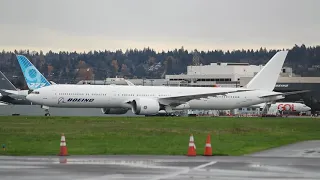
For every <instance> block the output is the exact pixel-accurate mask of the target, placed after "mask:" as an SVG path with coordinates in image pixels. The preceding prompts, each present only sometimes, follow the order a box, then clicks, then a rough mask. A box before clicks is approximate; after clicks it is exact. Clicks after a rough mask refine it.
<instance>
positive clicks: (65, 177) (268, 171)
mask: <svg viewBox="0 0 320 180" xmlns="http://www.w3.org/2000/svg"><path fill="white" fill-rule="evenodd" d="M319 152H320V141H308V142H302V143H298V144H294V145H289V146H284V147H280V148H276V149H272V150H268V151H264V152H260V153H255V154H253V155H246V156H237V157H232V156H215V157H204V156H197V157H186V156H125V155H121V156H67V157H58V156H54V157H13V156H0V179H1V180H13V179H14V180H56V179H59V180H71V179H79V180H82V179H83V180H105V179H108V180H109V179H137V180H138V179H139V180H144V179H146V180H160V179H171V180H177V179H181V180H182V179H197V180H201V179H222V180H224V179H227V180H244V179H246V180H247V179H263V180H267V179H295V180H296V179H320V153H319Z"/></svg>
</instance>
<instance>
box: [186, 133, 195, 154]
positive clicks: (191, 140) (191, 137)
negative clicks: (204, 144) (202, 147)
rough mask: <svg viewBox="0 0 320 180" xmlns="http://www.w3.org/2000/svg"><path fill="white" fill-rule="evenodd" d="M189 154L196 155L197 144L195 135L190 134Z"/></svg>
mask: <svg viewBox="0 0 320 180" xmlns="http://www.w3.org/2000/svg"><path fill="white" fill-rule="evenodd" d="M187 155H188V156H196V155H197V153H196V145H195V144H194V138H193V135H192V134H191V135H190V140H189V148H188V154H187Z"/></svg>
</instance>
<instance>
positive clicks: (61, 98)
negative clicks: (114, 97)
mask: <svg viewBox="0 0 320 180" xmlns="http://www.w3.org/2000/svg"><path fill="white" fill-rule="evenodd" d="M93 101H94V99H86V98H69V99H68V100H67V102H93ZM67 102H66V101H64V98H63V97H60V98H59V99H58V104H62V103H67Z"/></svg>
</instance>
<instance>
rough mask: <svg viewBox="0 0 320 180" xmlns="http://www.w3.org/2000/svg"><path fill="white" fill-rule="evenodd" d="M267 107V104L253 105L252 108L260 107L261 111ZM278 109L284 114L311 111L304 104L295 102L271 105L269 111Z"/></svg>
mask: <svg viewBox="0 0 320 180" xmlns="http://www.w3.org/2000/svg"><path fill="white" fill-rule="evenodd" d="M264 106H265V103H261V104H257V105H253V106H250V107H258V108H260V109H263V108H264ZM274 108H276V109H277V110H278V111H282V112H307V111H310V110H311V108H310V107H309V106H307V105H305V104H303V103H294V102H277V103H274V104H271V106H270V107H269V109H274Z"/></svg>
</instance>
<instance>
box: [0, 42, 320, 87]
mask: <svg viewBox="0 0 320 180" xmlns="http://www.w3.org/2000/svg"><path fill="white" fill-rule="evenodd" d="M280 50H284V49H271V50H267V49H266V48H259V49H256V50H253V49H248V50H245V49H241V50H233V51H222V50H210V51H198V50H193V51H188V50H185V49H184V48H183V47H181V48H179V49H174V50H171V51H166V52H165V51H162V52H156V51H155V50H153V49H151V48H145V49H142V50H138V49H128V50H125V51H123V50H117V51H108V50H105V51H89V52H64V51H61V52H52V51H49V52H47V53H43V52H42V51H40V52H35V51H32V52H30V51H29V50H15V51H14V52H10V51H5V50H3V51H2V52H1V54H0V70H1V71H2V72H3V73H4V74H5V75H6V76H7V77H8V78H9V79H10V80H12V81H13V82H14V83H15V84H16V85H17V86H18V87H23V86H25V84H24V79H23V76H22V72H21V69H20V67H19V64H18V62H17V59H16V56H15V54H22V55H25V56H26V57H28V58H29V60H30V61H31V62H32V63H33V64H34V65H35V66H36V67H37V68H38V69H39V71H40V72H41V73H43V74H44V76H45V77H47V78H48V79H49V80H52V81H54V82H56V83H77V82H78V81H79V80H82V79H99V80H101V79H105V78H107V77H115V76H118V77H126V78H164V75H166V74H181V73H185V72H186V70H187V66H189V65H200V64H202V65H207V64H210V63H213V62H242V63H250V64H256V65H258V64H265V63H266V62H267V61H268V60H269V59H270V58H271V57H272V56H273V55H274V54H275V53H276V52H277V51H280ZM287 50H289V54H288V56H287V59H286V61H285V66H288V67H292V68H293V69H294V73H297V74H300V75H302V76H320V72H319V69H318V68H319V67H320V46H309V47H306V46H305V45H304V44H302V45H300V46H298V45H295V46H293V47H292V48H291V49H287Z"/></svg>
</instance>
